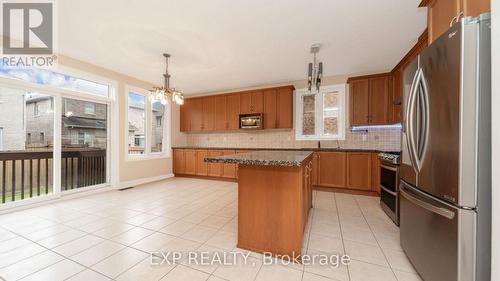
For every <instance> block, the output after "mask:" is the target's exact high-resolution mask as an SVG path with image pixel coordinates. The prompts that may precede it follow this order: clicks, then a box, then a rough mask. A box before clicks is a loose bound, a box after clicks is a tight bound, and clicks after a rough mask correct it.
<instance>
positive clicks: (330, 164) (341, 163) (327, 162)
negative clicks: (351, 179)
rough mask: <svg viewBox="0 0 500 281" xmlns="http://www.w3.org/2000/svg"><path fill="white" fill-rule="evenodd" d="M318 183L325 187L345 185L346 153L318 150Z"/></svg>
mask: <svg viewBox="0 0 500 281" xmlns="http://www.w3.org/2000/svg"><path fill="white" fill-rule="evenodd" d="M318 162H319V163H318V164H319V170H318V172H319V173H318V184H319V185H321V186H327V187H340V188H341V187H345V186H346V153H345V152H318Z"/></svg>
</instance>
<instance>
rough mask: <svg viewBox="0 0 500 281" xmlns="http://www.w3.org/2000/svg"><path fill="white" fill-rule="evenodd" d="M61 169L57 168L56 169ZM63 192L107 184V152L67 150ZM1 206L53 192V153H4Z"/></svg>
mask: <svg viewBox="0 0 500 281" xmlns="http://www.w3.org/2000/svg"><path fill="white" fill-rule="evenodd" d="M54 168H57V167H54ZM60 169H61V190H63V191H64V190H71V189H75V188H80V187H85V186H92V185H97V184H101V183H105V182H106V150H105V149H98V150H97V149H95V150H92V149H85V150H82V149H78V150H76V149H75V150H63V152H62V155H61V167H60ZM0 185H1V186H0V191H1V202H2V203H6V202H12V201H18V200H23V199H26V198H31V197H36V196H39V195H42V194H49V193H52V190H53V152H52V151H51V150H50V151H8V152H0Z"/></svg>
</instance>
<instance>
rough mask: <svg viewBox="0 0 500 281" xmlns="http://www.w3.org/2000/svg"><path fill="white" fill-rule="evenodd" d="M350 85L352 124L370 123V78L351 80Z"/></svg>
mask: <svg viewBox="0 0 500 281" xmlns="http://www.w3.org/2000/svg"><path fill="white" fill-rule="evenodd" d="M349 87H350V93H349V94H350V97H351V98H350V107H351V110H350V113H351V114H350V117H351V126H362V125H368V124H369V121H370V112H369V110H370V105H369V96H370V94H369V89H370V80H369V79H360V80H355V81H351V82H350V83H349Z"/></svg>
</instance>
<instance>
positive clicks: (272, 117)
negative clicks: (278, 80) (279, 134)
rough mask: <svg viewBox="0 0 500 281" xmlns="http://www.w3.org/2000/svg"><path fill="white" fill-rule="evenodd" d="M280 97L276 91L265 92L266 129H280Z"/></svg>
mask: <svg viewBox="0 0 500 281" xmlns="http://www.w3.org/2000/svg"><path fill="white" fill-rule="evenodd" d="M277 103H278V97H277V92H276V89H270V90H265V91H264V116H263V118H264V129H274V128H277V127H278V119H277V109H278V104H277Z"/></svg>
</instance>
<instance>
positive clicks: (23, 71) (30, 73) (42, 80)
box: [0, 67, 110, 97]
mask: <svg viewBox="0 0 500 281" xmlns="http://www.w3.org/2000/svg"><path fill="white" fill-rule="evenodd" d="M0 76H4V77H8V78H14V79H18V80H23V81H27V82H31V83H36V84H40V85H46V86H52V87H56V88H61V89H65V90H71V91H77V92H84V93H86V94H91V95H95V96H101V97H109V92H110V86H109V85H106V84H101V83H97V82H93V81H89V80H85V79H81V78H77V77H73V76H70V75H65V74H61V73H57V72H54V71H50V70H47V69H37V68H31V67H30V68H17V67H0Z"/></svg>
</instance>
